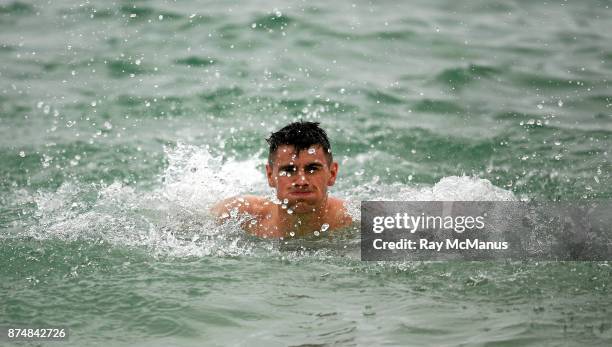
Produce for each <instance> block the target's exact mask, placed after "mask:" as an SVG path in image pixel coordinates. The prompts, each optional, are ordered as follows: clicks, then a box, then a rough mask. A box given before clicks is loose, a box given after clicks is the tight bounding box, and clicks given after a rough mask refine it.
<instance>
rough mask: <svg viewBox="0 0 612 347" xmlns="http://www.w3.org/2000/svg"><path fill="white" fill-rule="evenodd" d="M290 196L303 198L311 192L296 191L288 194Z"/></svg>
mask: <svg viewBox="0 0 612 347" xmlns="http://www.w3.org/2000/svg"><path fill="white" fill-rule="evenodd" d="M289 194H291V195H297V196H304V195H310V194H312V191H301V190H297V191H293V192H291V193H289Z"/></svg>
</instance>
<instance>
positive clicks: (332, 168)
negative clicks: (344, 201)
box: [327, 161, 338, 187]
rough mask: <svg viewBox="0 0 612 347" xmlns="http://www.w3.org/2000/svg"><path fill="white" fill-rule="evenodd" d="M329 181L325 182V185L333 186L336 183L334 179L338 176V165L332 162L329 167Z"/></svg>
mask: <svg viewBox="0 0 612 347" xmlns="http://www.w3.org/2000/svg"><path fill="white" fill-rule="evenodd" d="M329 174H330V175H329V179H328V180H327V185H328V186H329V187H331V186H333V185H334V183H336V177H337V176H338V163H337V162H335V161H334V162H333V163H331V165H330V166H329Z"/></svg>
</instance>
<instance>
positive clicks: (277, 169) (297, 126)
mask: <svg viewBox="0 0 612 347" xmlns="http://www.w3.org/2000/svg"><path fill="white" fill-rule="evenodd" d="M267 141H268V144H269V145H270V153H269V156H268V164H267V165H266V176H267V178H268V183H269V185H270V186H271V187H273V188H275V189H276V196H277V198H278V199H279V200H281V201H287V205H288V207H289V208H290V209H291V210H292V211H293V212H295V213H298V214H300V213H311V212H313V211H316V209H318V208H321V207H324V205H325V203H326V201H327V187H329V186H332V185H334V183H335V181H336V176H337V174H338V163H336V162H334V161H333V157H332V153H331V147H330V144H329V139H328V138H327V134H326V133H325V130H323V129H321V128H320V127H319V123H314V122H295V123H291V124H289V125H287V126H285V127H284V128H282V129H280V130H279V131H277V132H275V133H272V135H271V136H270V137H269V138H268V139H267Z"/></svg>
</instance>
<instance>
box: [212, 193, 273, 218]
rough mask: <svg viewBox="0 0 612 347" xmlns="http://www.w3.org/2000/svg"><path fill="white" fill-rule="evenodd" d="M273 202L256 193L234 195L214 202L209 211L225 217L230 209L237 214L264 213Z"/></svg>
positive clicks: (257, 214)
mask: <svg viewBox="0 0 612 347" xmlns="http://www.w3.org/2000/svg"><path fill="white" fill-rule="evenodd" d="M272 204H273V203H272V202H271V201H269V200H268V199H266V198H264V197H261V196H256V195H243V196H235V197H231V198H229V199H225V200H223V201H221V202H219V203H217V204H215V205H214V206H213V207H212V208H211V209H210V211H211V212H212V213H213V214H214V215H215V216H217V217H220V218H227V217H229V216H230V214H231V213H232V211H237V213H239V214H245V213H248V214H250V215H252V216H261V215H264V214H266V213H267V212H268V211H269V210H270V209H271V205H272Z"/></svg>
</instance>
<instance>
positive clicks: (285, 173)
mask: <svg viewBox="0 0 612 347" xmlns="http://www.w3.org/2000/svg"><path fill="white" fill-rule="evenodd" d="M278 175H279V176H287V171H281V172H279V173H278Z"/></svg>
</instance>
